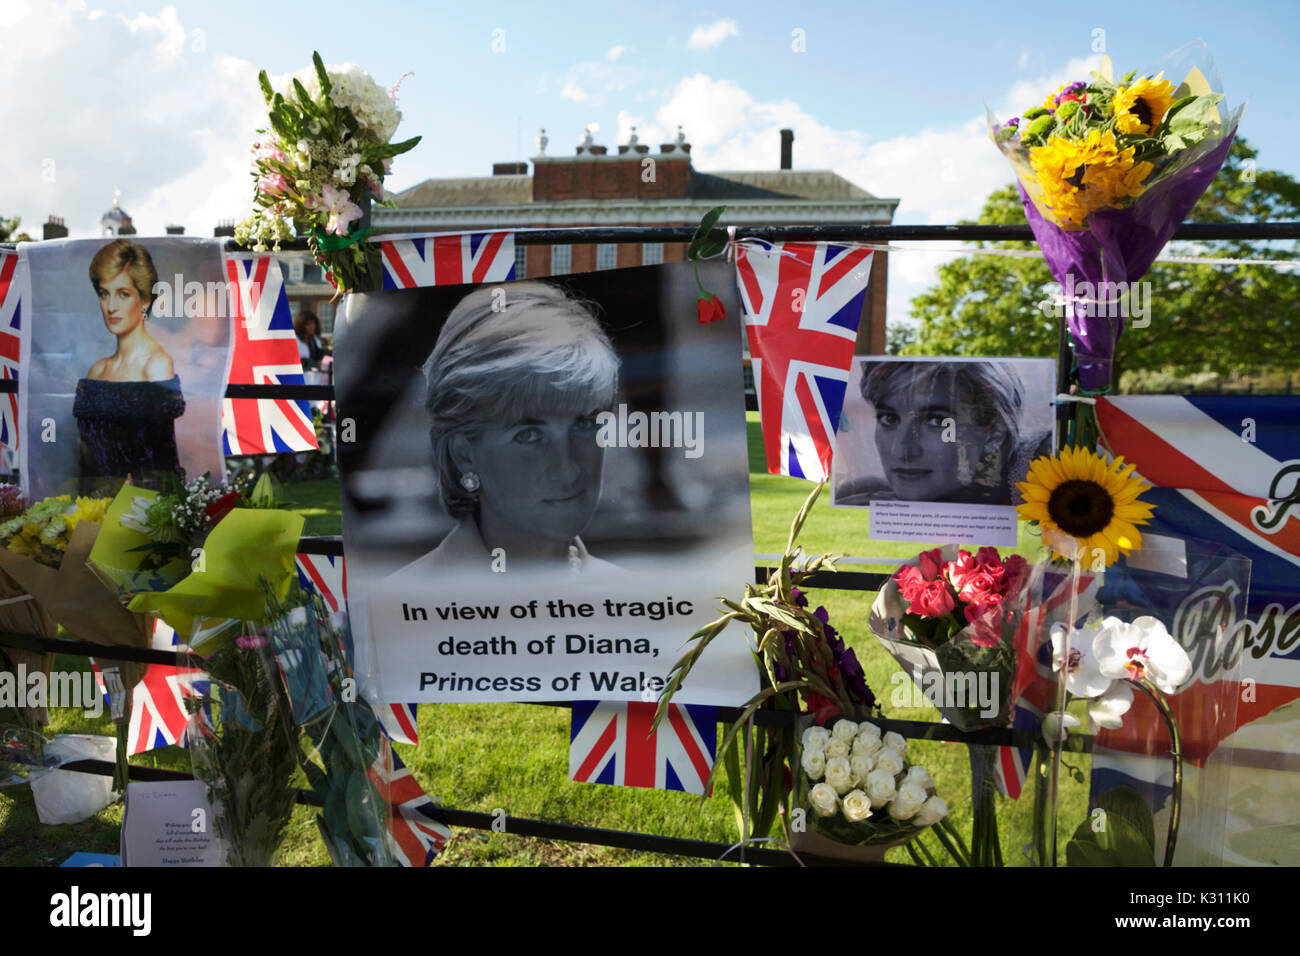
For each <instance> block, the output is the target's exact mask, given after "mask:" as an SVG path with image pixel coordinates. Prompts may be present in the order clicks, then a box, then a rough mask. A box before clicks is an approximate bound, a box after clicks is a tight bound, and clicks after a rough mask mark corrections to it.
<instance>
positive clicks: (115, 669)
mask: <svg viewBox="0 0 1300 956" xmlns="http://www.w3.org/2000/svg"><path fill="white" fill-rule="evenodd" d="M108 506H109V501H108V499H107V498H75V499H74V498H72V497H70V496H68V495H59V496H55V497H51V498H45V499H43V500H41V501H38V502H36V503H35V504H33V505H32V506H31V507H29V508H27V509H26V510H25V511H23V513H22V514H20V515H17V516H15V517H11V518H9V519H8V520H6V521H4V522H3V523H0V596H2V597H4V598H7V599H9V601H10V603H7V604H5V605H3V606H0V630H7V631H11V632H13V633H17V634H33V635H38V636H42V637H55V636H57V634H58V629H59V627H62V628H63V629H64V630H65V631H67V632H68V636H69V637H70V638H72V639H74V640H81V641H89V642H91V643H94V644H103V645H106V646H117V647H133V648H147V647H148V646H149V640H150V635H151V634H152V631H153V623H152V621H151V620H150V618H149V616H148V615H147V614H145V613H143V612H142V611H141V612H139V613H132V612H131V611H128V610H127V609H126V608H124V607H122V606H121V604H119V603H118V601H117V600H116V599H115V598H114V597H113V595H112V594H110V593H109V592H107V591H105V590H104V587H103V585H102V584H101V583H100V582H99V580H98V579H97V577H96V576H95V575H94V574H93V573H92V571H91V570H90V569H89V568H88V567H87V560H88V557H89V555H90V552H91V549H92V548H93V546H94V544H95V542H96V541H97V539H98V537H99V535H100V534H101V533H102V528H101V525H100V524H99V522H100V521H102V520H104V515H105V513H106V510H107V508H108ZM137 610H139V609H137ZM14 653H15V654H17V655H19V656H20V657H22V656H24V655H25V654H26V655H27V656H26V657H25V659H24V663H27V664H28V665H29V666H41V665H42V663H44V664H46V665H48V662H49V660H48V655H34V654H31V652H24V651H21V650H16V651H15V652H14ZM42 658H44V660H42ZM100 669H101V671H102V672H103V673H104V676H105V681H106V684H107V685H108V687H109V689H110V691H111V692H112V694H111V710H112V715H113V718H114V720H115V721H116V722H117V725H118V744H119V749H118V764H119V766H118V779H117V781H116V782H117V783H118V784H119V785H121V786H125V783H126V779H125V772H126V769H125V768H126V751H125V748H126V725H127V723H128V722H129V720H130V718H131V704H132V701H131V689H132V688H133V687H134V686H135V685H136V683H137V682H139V680H140V678H141V677H143V676H144V670H145V667H144V665H142V664H137V663H133V662H130V661H115V660H112V659H111V658H106V659H104V660H102V661H101V667H100ZM32 716H34V717H36V718H37V722H40V719H39V718H40V715H32Z"/></svg>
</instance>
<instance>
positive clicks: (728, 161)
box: [619, 57, 1097, 322]
mask: <svg viewBox="0 0 1300 956" xmlns="http://www.w3.org/2000/svg"><path fill="white" fill-rule="evenodd" d="M1096 62H1097V58H1096V57H1093V58H1090V59H1088V60H1083V59H1076V60H1072V61H1070V62H1069V63H1067V64H1065V65H1064V66H1062V67H1061V68H1060V69H1059V70H1057V71H1055V72H1053V73H1052V74H1050V75H1048V76H1040V77H1037V78H1033V79H1030V78H1025V79H1021V80H1018V81H1017V82H1016V83H1015V84H1013V85H1012V86H1011V87H1010V88H1009V89H1008V91H1007V93H1006V95H1005V96H1003V97H1002V98H1001V99H1000V100H998V101H996V102H995V105H994V108H995V110H996V113H997V115H998V116H1000V117H1002V118H1006V117H1008V116H1012V115H1015V114H1017V113H1019V112H1020V111H1021V110H1023V109H1025V108H1026V107H1027V106H1030V105H1033V104H1035V103H1038V102H1041V101H1042V98H1043V96H1044V95H1046V93H1048V92H1052V91H1055V90H1056V89H1057V87H1058V86H1060V85H1061V84H1062V83H1066V82H1069V81H1070V80H1072V79H1079V78H1081V77H1086V76H1087V75H1088V73H1089V71H1090V70H1091V69H1095V68H1096ZM678 123H681V124H682V125H683V127H684V130H685V133H686V138H687V140H688V141H689V142H690V143H691V144H692V146H691V156H692V158H693V159H694V162H695V166H696V168H698V169H701V170H706V171H707V170H719V171H721V170H746V169H748V170H759V169H775V168H777V163H778V158H779V151H780V137H779V132H778V131H779V130H781V129H787V128H788V129H793V130H794V131H795V142H794V161H795V168H796V169H831V170H834V171H835V172H837V173H839V174H840V175H841V176H843V177H844V178H846V179H848V180H849V181H850V182H852V183H854V184H855V185H857V186H860V187H861V188H863V189H866V190H867V191H869V192H871V193H872V194H874V195H876V196H880V197H883V198H894V199H899V200H900V203H899V206H898V209H897V210H896V212H895V215H894V221H895V222H898V223H919V224H934V225H938V224H947V223H953V222H956V221H957V220H959V219H974V218H976V217H977V216H978V215H979V211H980V209H981V207H982V206H983V204H984V200H985V198H987V196H988V195H989V193H991V192H992V191H993V190H995V189H997V188H999V187H1000V186H1003V185H1005V184H1007V183H1009V182H1012V181H1013V178H1014V177H1013V174H1012V172H1011V167H1010V166H1009V164H1008V163H1007V161H1006V160H1005V159H1004V158H1003V157H1002V154H1001V153H999V152H998V150H997V149H996V148H995V147H994V146H993V144H992V143H991V142H989V138H988V130H987V125H986V119H985V117H983V116H972V117H970V118H969V119H968V120H966V121H965V122H962V123H958V124H956V125H953V126H949V127H946V128H927V129H922V130H919V131H917V132H914V133H908V134H906V135H902V136H896V137H893V138H890V139H887V140H879V141H871V140H869V139H868V137H867V136H866V135H865V134H864V133H862V132H860V131H858V130H852V129H837V128H834V127H831V126H828V125H826V124H825V123H823V122H821V121H819V120H818V119H817V117H816V116H814V115H813V114H812V113H810V112H808V111H807V110H805V109H804V108H803V107H802V106H800V105H799V104H798V103H795V102H793V101H791V100H788V99H787V100H769V101H764V100H759V99H756V98H755V97H754V96H753V95H752V94H750V93H749V92H748V91H747V90H745V89H743V88H742V87H740V86H738V85H737V84H736V83H734V82H732V81H730V80H726V79H714V78H712V77H710V76H708V75H706V74H703V73H698V74H695V75H694V76H688V77H685V78H683V79H682V80H680V81H679V82H678V83H677V85H676V87H675V88H674V89H673V90H672V92H671V94H669V95H668V98H667V100H666V101H665V102H664V103H663V105H662V106H660V107H659V108H658V109H657V110H656V111H655V114H654V119H653V122H651V121H647V119H646V118H645V117H644V116H633V115H631V114H629V113H627V112H626V111H625V112H624V113H620V114H619V132H620V137H624V138H625V136H626V132H627V130H628V128H630V127H631V126H632V125H635V126H636V127H637V133H638V135H640V136H641V139H642V141H643V142H666V141H667V140H668V139H671V134H668V133H667V132H666V131H669V130H673V131H675V128H676V125H677V124H678ZM661 136H663V137H665V138H664V139H659V138H658V137H661ZM954 245H956V244H955V243H939V244H935V243H912V244H909V246H910V247H911V248H914V249H915V250H916V251H909V252H907V253H902V254H899V255H894V256H891V257H890V261H889V304H888V317H889V320H890V321H891V322H894V321H900V320H904V319H906V317H907V316H908V313H909V311H910V304H911V300H912V298H913V297H915V296H916V295H918V294H920V293H921V292H923V291H925V290H926V289H927V288H929V287H930V286H931V285H933V284H934V282H935V278H936V269H937V268H938V266H939V265H941V264H942V263H944V262H946V261H949V260H951V259H952V258H954V255H955V254H954V253H952V252H945V251H944V250H945V249H951V247H952V246H954Z"/></svg>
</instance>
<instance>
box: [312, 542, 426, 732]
mask: <svg viewBox="0 0 1300 956" xmlns="http://www.w3.org/2000/svg"><path fill="white" fill-rule="evenodd" d="M295 560H296V563H297V566H298V581H299V583H301V584H302V587H303V590H304V591H316V592H317V593H319V594H320V596H321V599H322V600H324V602H325V606H326V607H328V608H329V609H330V611H331V613H334V614H338V613H340V612H343V613H346V601H347V589H348V573H347V565H346V564H345V563H344V560H343V556H342V555H323V554H300V555H298V556H297V558H296V559H295ZM418 709H419V705H418V704H377V705H375V717H377V718H378V719H379V725H380V727H382V728H383V731H384V733H385V734H387V735H388V739H389V740H395V741H397V742H398V743H399V744H419V742H420V731H419V727H418V725H417V723H416V718H417V713H418Z"/></svg>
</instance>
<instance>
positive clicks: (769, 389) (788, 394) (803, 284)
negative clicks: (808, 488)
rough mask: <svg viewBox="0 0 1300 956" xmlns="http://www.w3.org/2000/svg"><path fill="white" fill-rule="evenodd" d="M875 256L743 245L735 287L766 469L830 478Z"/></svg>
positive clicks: (822, 246) (809, 246) (823, 246)
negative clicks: (745, 336)
mask: <svg viewBox="0 0 1300 956" xmlns="http://www.w3.org/2000/svg"><path fill="white" fill-rule="evenodd" d="M871 257H872V253H871V251H870V250H867V249H861V248H857V247H853V246H837V245H832V244H828V243H824V242H820V243H795V242H787V243H784V244H777V245H772V244H771V243H767V242H754V243H753V244H752V247H751V244H749V243H743V244H741V245H740V247H739V248H738V249H737V252H736V279H737V283H738V285H739V287H740V302H741V311H742V313H743V315H744V318H745V331H746V333H747V334H748V336H749V353H750V358H751V360H752V362H753V368H754V386H755V389H756V391H757V392H758V413H759V418H760V419H761V421H762V427H763V447H764V450H765V451H766V454H767V470H768V471H769V472H770V473H771V474H774V475H792V476H794V477H796V478H807V479H808V480H809V481H825V480H826V478H827V477H828V476H829V475H830V468H831V455H832V452H833V449H834V439H835V428H836V426H837V425H838V424H839V420H840V411H841V409H842V408H843V406H844V392H845V389H846V388H847V386H848V380H849V364H850V362H851V361H852V359H853V343H854V342H855V341H856V340H857V337H858V323H859V321H860V319H861V317H862V305H863V302H864V301H865V299H866V294H867V283H868V281H869V280H870V278H871Z"/></svg>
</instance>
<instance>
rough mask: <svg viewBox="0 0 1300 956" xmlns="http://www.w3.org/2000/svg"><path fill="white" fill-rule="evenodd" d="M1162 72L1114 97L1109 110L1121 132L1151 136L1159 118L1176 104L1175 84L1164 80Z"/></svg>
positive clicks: (1158, 122)
mask: <svg viewBox="0 0 1300 956" xmlns="http://www.w3.org/2000/svg"><path fill="white" fill-rule="evenodd" d="M1162 76H1164V74H1163V73H1159V74H1157V75H1156V77H1155V79H1152V80H1148V79H1147V78H1146V77H1142V78H1141V79H1140V80H1138V81H1136V82H1134V83H1131V84H1129V85H1128V86H1125V87H1123V88H1121V89H1120V91H1119V92H1118V93H1116V94H1115V98H1114V99H1113V100H1111V104H1110V109H1111V113H1112V114H1113V115H1114V117H1115V128H1116V129H1117V130H1119V131H1120V132H1121V133H1128V134H1130V135H1144V136H1150V135H1151V133H1152V132H1153V131H1154V130H1155V128H1156V127H1157V126H1159V125H1160V121H1161V120H1163V119H1164V118H1165V114H1166V113H1168V112H1169V107H1171V106H1173V105H1174V95H1173V94H1174V87H1173V84H1171V83H1170V82H1169V81H1168V80H1162V79H1161V78H1160V77H1162Z"/></svg>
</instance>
